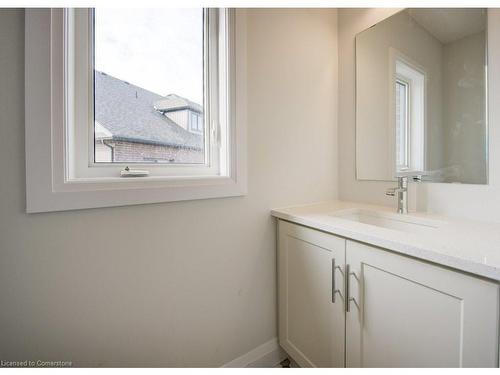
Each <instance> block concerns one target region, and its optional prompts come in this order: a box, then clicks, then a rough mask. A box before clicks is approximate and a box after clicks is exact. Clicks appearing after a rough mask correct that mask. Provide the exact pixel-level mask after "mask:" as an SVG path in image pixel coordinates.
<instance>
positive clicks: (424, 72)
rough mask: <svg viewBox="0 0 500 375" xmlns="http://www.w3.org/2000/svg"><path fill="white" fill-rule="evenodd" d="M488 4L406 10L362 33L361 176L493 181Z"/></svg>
mask: <svg viewBox="0 0 500 375" xmlns="http://www.w3.org/2000/svg"><path fill="white" fill-rule="evenodd" d="M486 18H487V12H486V9H480V8H469V9H453V8H447V9H438V8H429V9H423V8H418V9H405V10H402V11H400V12H398V13H396V14H394V15H393V16H391V17H389V18H387V19H385V20H383V21H382V22H379V23H377V24H376V25H374V26H372V27H371V28H369V29H367V30H365V31H363V32H361V33H359V34H358V35H357V36H356V176H357V179H358V180H379V181H392V180H394V179H395V177H396V176H398V175H403V174H407V175H408V174H409V175H421V176H422V179H423V180H424V181H435V182H450V183H465V184H486V183H487V182H488V159H487V158H488V141H487V135H488V133H487V118H488V116H487V84H486V83H487V76H486V65H487V55H486V45H487V42H486V30H487V27H486V22H487V19H486Z"/></svg>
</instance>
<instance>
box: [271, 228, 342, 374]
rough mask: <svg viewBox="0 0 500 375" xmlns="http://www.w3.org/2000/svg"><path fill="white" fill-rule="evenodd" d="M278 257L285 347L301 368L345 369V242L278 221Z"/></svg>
mask: <svg viewBox="0 0 500 375" xmlns="http://www.w3.org/2000/svg"><path fill="white" fill-rule="evenodd" d="M278 257H279V260H278V267H279V269H278V273H279V306H280V310H279V339H280V344H281V346H282V347H283V348H284V349H285V350H286V351H287V353H288V354H290V355H291V356H292V358H293V359H294V360H295V361H296V362H297V363H298V364H299V365H300V366H302V367H344V359H345V313H344V310H345V307H344V301H343V298H342V295H343V289H344V277H343V275H342V273H341V272H343V269H344V264H345V240H344V239H341V238H338V237H335V236H331V235H329V234H326V233H323V232H320V231H315V230H311V229H309V228H305V227H302V226H299V225H294V224H291V223H288V222H284V221H280V223H279V251H278ZM336 291H337V292H336Z"/></svg>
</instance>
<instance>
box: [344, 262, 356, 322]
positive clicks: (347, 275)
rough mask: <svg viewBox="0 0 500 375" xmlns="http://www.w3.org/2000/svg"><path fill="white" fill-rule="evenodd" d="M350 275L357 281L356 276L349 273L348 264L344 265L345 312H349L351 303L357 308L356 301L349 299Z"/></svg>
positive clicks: (352, 298)
mask: <svg viewBox="0 0 500 375" xmlns="http://www.w3.org/2000/svg"><path fill="white" fill-rule="evenodd" d="M351 275H352V276H354V278H355V279H358V277H357V276H356V274H355V273H354V272H351V269H350V266H349V265H348V264H346V265H345V297H346V302H345V311H346V312H349V311H351V301H352V302H354V304H355V305H356V306H357V307H358V308H359V305H358V303H357V302H356V299H355V298H354V297H350V290H349V287H350V279H351Z"/></svg>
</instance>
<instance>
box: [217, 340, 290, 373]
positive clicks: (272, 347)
mask: <svg viewBox="0 0 500 375" xmlns="http://www.w3.org/2000/svg"><path fill="white" fill-rule="evenodd" d="M285 358H286V353H285V352H284V351H283V349H281V348H280V346H279V345H278V339H277V338H273V339H271V340H269V341H268V342H266V343H264V344H262V345H259V346H257V347H256V348H255V349H252V350H250V351H249V352H248V353H246V354H243V355H242V356H241V357H238V358H236V359H233V360H232V361H231V362H228V363H226V364H225V365H223V366H222V367H233V368H243V367H276V366H277V365H278V364H279V363H280V362H281V361H282V360H284V359H285Z"/></svg>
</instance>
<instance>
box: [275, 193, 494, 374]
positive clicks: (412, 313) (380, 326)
mask: <svg viewBox="0 0 500 375" xmlns="http://www.w3.org/2000/svg"><path fill="white" fill-rule="evenodd" d="M272 215H273V216H274V217H276V218H277V219H278V220H277V222H278V284H279V289H278V295H279V297H278V298H279V341H280V345H281V346H282V347H283V348H284V349H285V350H286V351H287V353H288V354H289V355H290V356H291V357H292V358H293V359H294V360H295V361H296V362H297V363H298V364H299V365H300V366H303V367H498V358H499V346H498V342H499V282H500V252H499V251H498V246H499V245H498V244H500V225H498V224H488V223H479V222H472V221H465V220H459V219H451V218H447V217H440V216H437V215H430V214H416V213H412V214H406V215H401V214H397V213H394V212H392V211H391V209H390V208H388V207H379V206H371V205H364V204H357V203H349V202H340V201H334V202H328V203H322V204H317V205H309V206H301V207H294V208H287V209H277V210H273V211H272Z"/></svg>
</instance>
